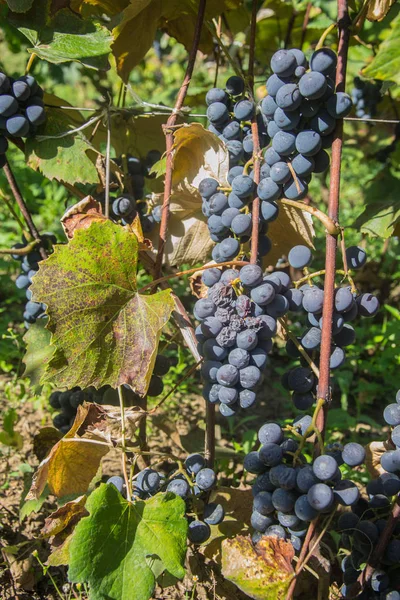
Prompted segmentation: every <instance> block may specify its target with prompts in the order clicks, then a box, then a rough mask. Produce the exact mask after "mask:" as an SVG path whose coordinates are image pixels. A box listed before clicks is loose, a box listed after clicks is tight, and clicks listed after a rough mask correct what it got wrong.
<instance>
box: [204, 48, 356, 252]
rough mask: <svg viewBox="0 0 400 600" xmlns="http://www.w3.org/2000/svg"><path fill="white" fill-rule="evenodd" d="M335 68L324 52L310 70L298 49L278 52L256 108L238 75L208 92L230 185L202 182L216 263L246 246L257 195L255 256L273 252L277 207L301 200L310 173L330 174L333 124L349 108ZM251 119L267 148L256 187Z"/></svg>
mask: <svg viewBox="0 0 400 600" xmlns="http://www.w3.org/2000/svg"><path fill="white" fill-rule="evenodd" d="M336 65H337V57H336V54H335V53H334V52H333V51H332V50H330V49H329V48H321V49H320V50H316V51H315V52H314V53H313V54H312V56H311V59H310V69H309V70H307V69H308V63H307V60H306V58H305V55H304V53H303V52H302V51H301V50H298V49H292V50H278V52H276V53H275V54H274V55H273V57H272V59H271V69H272V71H273V74H272V75H271V76H270V77H269V78H268V80H267V84H266V86H267V96H266V97H265V98H264V99H263V100H262V102H261V104H260V106H256V105H255V103H254V101H253V100H252V99H250V98H248V97H246V96H243V94H244V89H245V86H244V82H243V80H241V79H240V77H236V76H235V77H231V78H230V79H228V81H227V83H226V90H223V89H221V88H213V89H211V90H210V91H209V92H208V93H207V96H206V102H207V104H208V109H207V116H208V119H209V121H210V124H209V126H208V128H209V130H211V131H212V132H213V133H215V134H217V135H218V136H219V138H220V139H221V140H222V141H224V142H225V144H226V147H227V149H228V151H229V166H230V169H229V172H228V175H227V184H225V183H222V184H220V182H218V181H217V180H216V179H213V178H211V177H208V178H206V179H203V180H202V181H201V182H200V184H199V192H200V194H201V196H202V199H203V204H202V211H203V214H204V215H205V217H206V218H207V219H208V228H209V232H210V236H211V239H212V240H213V241H214V242H216V246H215V247H214V249H213V254H212V256H213V259H214V260H215V261H216V262H224V261H228V260H232V259H233V258H235V257H236V256H237V255H238V254H239V252H240V249H241V244H243V243H246V242H248V241H249V240H250V236H251V230H252V214H251V202H252V200H253V199H254V197H255V195H257V196H258V197H259V198H260V200H261V206H260V242H259V254H260V255H261V256H264V255H266V254H267V253H268V251H269V250H270V247H271V244H270V241H269V239H268V238H267V236H266V234H267V231H268V223H270V222H272V221H274V220H275V219H276V218H277V216H278V211H279V203H277V201H278V200H280V199H282V198H287V199H289V200H300V199H302V198H304V197H305V196H306V194H307V192H308V184H309V182H310V180H311V175H312V173H323V172H324V171H326V169H327V168H328V166H329V161H330V159H329V154H328V153H327V152H326V149H327V148H330V146H331V145H332V142H333V138H334V131H335V127H336V123H337V121H338V119H342V118H343V117H345V116H346V115H348V114H349V112H350V110H351V108H352V101H351V98H350V96H349V95H348V94H346V93H344V92H335V73H336ZM254 116H256V121H257V124H258V130H259V142H260V147H261V148H266V150H265V152H264V161H263V164H262V165H261V168H260V182H259V184H258V185H257V186H256V185H255V183H254V171H250V172H248V168H249V165H250V164H251V157H252V155H253V137H252V135H251V123H250V121H251V119H253V118H254ZM267 146H268V147H267ZM244 161H248V162H247V163H246V164H245V165H243V164H240V163H243V162H244ZM250 243H251V242H250Z"/></svg>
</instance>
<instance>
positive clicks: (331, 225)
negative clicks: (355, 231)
mask: <svg viewBox="0 0 400 600" xmlns="http://www.w3.org/2000/svg"><path fill="white" fill-rule="evenodd" d="M279 203H280V204H286V206H293V207H294V208H300V209H301V210H304V212H308V213H310V215H313V217H315V218H316V219H318V220H319V221H321V223H322V224H323V226H324V227H325V229H326V231H328V232H329V233H330V234H331V235H339V233H340V228H339V227H338V225H337V224H336V223H335V221H334V220H333V219H332V218H331V217H329V216H328V215H327V214H325V213H324V212H322V210H319V208H316V207H315V206H310V205H309V204H305V203H304V202H298V201H297V200H288V199H287V198H282V199H281V200H279Z"/></svg>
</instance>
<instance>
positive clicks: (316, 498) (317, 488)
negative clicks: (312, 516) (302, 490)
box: [307, 483, 334, 512]
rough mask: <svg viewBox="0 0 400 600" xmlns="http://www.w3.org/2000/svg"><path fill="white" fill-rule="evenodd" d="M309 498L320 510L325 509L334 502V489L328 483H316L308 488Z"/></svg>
mask: <svg viewBox="0 0 400 600" xmlns="http://www.w3.org/2000/svg"><path fill="white" fill-rule="evenodd" d="M307 500H308V502H309V504H310V506H311V507H312V508H314V509H315V510H317V511H318V512H321V511H325V510H327V509H328V508H330V507H331V506H332V504H333V501H334V495H333V491H332V489H331V488H330V487H329V486H328V485H326V483H316V484H314V485H313V486H312V487H311V488H310V489H309V490H308V492H307Z"/></svg>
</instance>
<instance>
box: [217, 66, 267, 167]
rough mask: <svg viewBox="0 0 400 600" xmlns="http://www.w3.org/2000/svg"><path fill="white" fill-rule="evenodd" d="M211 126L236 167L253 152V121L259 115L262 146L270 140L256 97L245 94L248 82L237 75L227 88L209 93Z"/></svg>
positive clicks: (231, 164) (229, 80)
mask: <svg viewBox="0 0 400 600" xmlns="http://www.w3.org/2000/svg"><path fill="white" fill-rule="evenodd" d="M206 104H207V118H208V123H209V124H208V129H209V131H211V132H212V133H214V134H215V135H217V136H218V137H219V138H220V139H221V140H222V141H223V142H224V143H225V144H226V147H227V150H228V152H229V165H230V167H234V166H236V165H239V163H240V162H243V161H246V160H249V158H251V156H252V154H253V137H252V133H251V120H252V118H253V117H254V116H255V115H256V119H257V124H258V130H259V138H260V146H261V147H262V148H264V147H265V146H266V145H267V144H268V143H269V136H268V134H267V130H266V124H265V123H264V119H263V118H262V115H261V114H260V113H258V114H257V107H256V105H255V103H254V100H253V99H252V98H250V97H249V95H248V94H246V93H245V83H244V81H243V79H242V78H241V77H238V76H236V75H234V76H233V77H230V78H229V79H228V81H227V82H226V84H225V89H222V88H212V89H211V90H209V91H208V92H207V94H206Z"/></svg>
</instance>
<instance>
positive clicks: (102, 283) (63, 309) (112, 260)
mask: <svg viewBox="0 0 400 600" xmlns="http://www.w3.org/2000/svg"><path fill="white" fill-rule="evenodd" d="M138 246H139V243H138V240H137V237H136V236H135V235H134V234H133V233H131V232H130V231H129V230H128V229H125V228H123V227H121V226H120V225H116V224H115V223H112V222H111V221H103V222H94V223H92V225H91V226H90V227H89V228H88V229H80V230H77V231H76V232H75V234H74V237H73V238H72V240H71V241H70V242H69V243H68V244H67V245H57V246H55V250H54V254H52V255H51V256H49V258H48V259H47V260H45V261H42V262H41V263H40V267H39V272H38V273H37V274H36V275H35V277H34V281H33V283H32V287H31V289H32V292H33V297H34V298H35V300H37V301H38V302H44V303H45V304H46V305H47V314H48V315H49V317H50V319H49V323H48V325H47V327H48V329H49V330H50V332H51V334H52V337H51V343H52V345H53V346H54V347H55V351H54V354H53V356H52V358H51V359H50V361H49V362H48V364H47V367H46V371H45V373H44V375H43V376H42V379H41V381H42V383H44V382H45V381H52V382H54V383H55V385H57V386H58V387H67V388H69V389H70V388H72V387H74V386H75V385H79V386H80V387H81V388H85V387H89V386H90V385H93V386H95V387H96V388H99V387H101V386H103V385H106V384H108V385H110V386H111V387H113V388H116V387H118V386H119V385H122V384H124V383H126V384H128V385H130V386H131V387H132V388H133V389H134V391H135V392H136V393H138V394H140V395H145V394H146V392H147V388H148V386H149V382H150V378H151V375H152V370H153V366H154V362H155V358H156V354H157V348H158V342H159V339H160V334H161V330H162V328H163V327H164V325H165V324H166V323H167V321H168V319H169V317H170V315H171V312H172V310H173V308H174V301H173V298H172V295H171V290H170V289H167V290H162V291H160V292H157V293H155V294H147V295H144V294H139V293H138V289H137V278H136V271H137V263H138Z"/></svg>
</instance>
